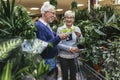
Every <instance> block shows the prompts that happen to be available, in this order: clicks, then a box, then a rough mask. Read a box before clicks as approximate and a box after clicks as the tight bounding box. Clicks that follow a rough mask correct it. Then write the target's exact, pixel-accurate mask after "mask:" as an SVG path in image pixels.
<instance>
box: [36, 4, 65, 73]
mask: <svg viewBox="0 0 120 80" xmlns="http://www.w3.org/2000/svg"><path fill="white" fill-rule="evenodd" d="M41 14H42V17H41V18H40V19H39V20H38V21H37V22H36V27H37V33H36V34H37V37H38V38H39V39H41V40H43V41H46V42H49V43H52V45H53V47H48V48H47V49H46V50H45V51H43V52H42V54H41V57H42V58H43V59H44V60H45V64H49V65H50V72H49V73H48V74H49V75H51V74H52V73H53V72H54V70H55V69H56V59H55V56H56V55H57V54H58V49H57V44H58V43H59V42H60V41H61V40H63V39H66V38H67V35H66V34H60V35H56V33H54V32H53V31H52V29H51V27H50V23H51V22H53V20H54V19H55V17H56V12H55V7H54V6H53V5H51V4H50V3H49V2H45V3H44V4H43V5H42V7H41Z"/></svg>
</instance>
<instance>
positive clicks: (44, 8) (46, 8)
mask: <svg viewBox="0 0 120 80" xmlns="http://www.w3.org/2000/svg"><path fill="white" fill-rule="evenodd" d="M53 8H54V9H55V6H53V5H51V4H50V2H48V1H46V2H44V3H43V5H42V7H41V14H43V13H45V12H46V11H49V10H50V9H53Z"/></svg>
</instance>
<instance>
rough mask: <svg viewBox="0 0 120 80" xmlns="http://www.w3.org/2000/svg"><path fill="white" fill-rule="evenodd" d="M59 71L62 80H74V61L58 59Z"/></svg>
mask: <svg viewBox="0 0 120 80" xmlns="http://www.w3.org/2000/svg"><path fill="white" fill-rule="evenodd" d="M58 60H59V63H60V67H61V71H62V80H76V64H75V61H74V59H65V58H61V57H59V58H58Z"/></svg>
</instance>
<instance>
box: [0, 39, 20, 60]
mask: <svg viewBox="0 0 120 80" xmlns="http://www.w3.org/2000/svg"><path fill="white" fill-rule="evenodd" d="M21 42H22V40H21V39H20V38H17V39H11V40H7V41H5V42H2V43H1V44H0V60H3V59H5V58H7V57H8V55H9V52H10V51H11V50H13V49H14V48H16V47H18V46H19V45H20V44H21Z"/></svg>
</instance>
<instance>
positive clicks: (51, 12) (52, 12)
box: [45, 9, 56, 23]
mask: <svg viewBox="0 0 120 80" xmlns="http://www.w3.org/2000/svg"><path fill="white" fill-rule="evenodd" d="M45 17H46V21H47V22H48V23H51V22H53V21H54V19H55V18H56V11H55V9H50V10H49V11H46V13H45Z"/></svg>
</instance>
